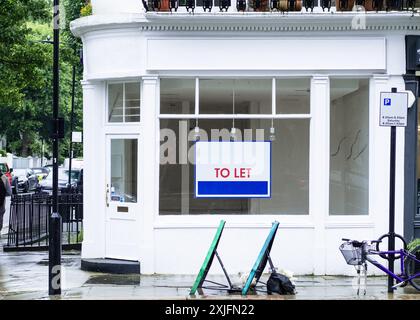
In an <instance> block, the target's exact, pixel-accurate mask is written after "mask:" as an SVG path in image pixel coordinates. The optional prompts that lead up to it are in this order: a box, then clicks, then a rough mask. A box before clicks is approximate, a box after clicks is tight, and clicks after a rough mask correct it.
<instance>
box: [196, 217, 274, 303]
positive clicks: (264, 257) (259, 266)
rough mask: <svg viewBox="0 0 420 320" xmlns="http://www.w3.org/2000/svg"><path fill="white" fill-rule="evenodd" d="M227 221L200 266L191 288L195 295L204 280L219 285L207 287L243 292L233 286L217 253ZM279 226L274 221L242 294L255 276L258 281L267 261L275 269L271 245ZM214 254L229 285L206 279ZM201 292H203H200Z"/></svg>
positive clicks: (220, 226) (223, 222) (218, 231)
mask: <svg viewBox="0 0 420 320" xmlns="http://www.w3.org/2000/svg"><path fill="white" fill-rule="evenodd" d="M225 223H226V222H225V221H223V220H222V221H220V224H219V227H218V228H217V231H216V235H215V236H214V239H213V242H212V243H211V245H210V249H209V251H208V252H207V256H206V258H205V259H204V263H203V265H202V266H201V268H200V272H199V273H198V275H197V278H196V280H195V282H194V284H193V286H192V288H191V292H190V295H193V294H195V293H196V292H197V290H201V288H203V283H204V282H209V283H213V284H215V285H217V287H207V288H208V289H219V290H221V289H227V290H228V291H229V292H241V289H239V288H236V287H233V286H232V282H231V281H230V278H229V276H228V274H227V272H226V270H225V267H224V265H223V263H222V260H221V259H220V257H219V255H218V253H217V246H218V244H219V241H220V238H221V236H222V232H223V229H224V227H225ZM278 226H279V223H278V222H277V221H274V222H273V226H272V227H271V230H270V233H269V234H268V237H267V239H266V240H265V243H264V245H263V247H262V249H261V251H260V253H259V255H258V257H257V261H255V264H254V266H253V268H252V270H251V272H250V274H249V276H248V279H247V281H246V284H245V286H244V288H243V289H242V294H243V295H246V294H247V293H248V291H249V288H250V287H251V284H252V281H253V280H254V278H255V279H256V282H258V280H259V279H260V277H261V275H262V273H263V271H264V269H265V266H266V264H267V261H268V262H269V263H270V268H271V270H272V271H274V270H275V268H274V265H273V262H272V261H271V258H270V251H271V247H272V246H273V242H274V238H275V236H276V232H277V228H278ZM214 256H216V258H217V260H218V261H219V263H220V266H221V267H222V270H223V273H224V274H225V276H226V280H227V281H228V283H229V286H226V285H223V284H220V283H217V282H214V281H210V280H206V277H207V274H208V272H209V269H210V267H211V264H212V262H213V259H214ZM200 293H201V292H200Z"/></svg>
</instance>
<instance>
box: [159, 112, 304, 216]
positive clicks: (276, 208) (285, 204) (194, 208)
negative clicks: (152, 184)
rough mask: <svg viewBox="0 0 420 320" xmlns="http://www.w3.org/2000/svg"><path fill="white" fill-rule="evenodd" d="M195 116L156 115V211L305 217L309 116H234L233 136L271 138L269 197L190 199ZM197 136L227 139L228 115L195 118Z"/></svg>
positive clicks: (205, 138) (259, 138) (191, 195)
mask: <svg viewBox="0 0 420 320" xmlns="http://www.w3.org/2000/svg"><path fill="white" fill-rule="evenodd" d="M195 125H196V121H195V120H182V119H161V120H160V129H161V131H160V132H161V137H160V141H161V148H160V152H161V157H160V181H159V186H160V187H159V213H160V215H188V214H190V215H196V214H233V215H235V214H244V215H247V214H248V215H307V214H308V212H309V209H308V208H309V120H308V119H275V120H273V122H272V121H271V119H255V118H252V119H241V120H239V119H237V120H235V127H236V129H237V131H238V134H237V137H238V140H247V141H249V140H269V136H270V127H271V126H272V125H274V128H275V132H276V137H275V140H274V141H273V142H272V195H271V198H269V199H256V198H250V199H247V198H246V199H233V198H220V199H216V198H208V199H205V198H195V197H194V172H195V171H194V170H195V167H194V162H195V159H194V156H195V152H194V145H195V136H194V133H195V132H194V127H195ZM199 127H200V139H201V140H212V141H229V139H230V129H231V127H232V120H231V119H217V120H214V119H200V120H199Z"/></svg>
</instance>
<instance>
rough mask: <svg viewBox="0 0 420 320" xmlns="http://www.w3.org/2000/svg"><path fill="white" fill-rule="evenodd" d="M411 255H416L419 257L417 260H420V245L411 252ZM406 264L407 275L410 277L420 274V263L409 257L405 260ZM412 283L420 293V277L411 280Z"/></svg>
mask: <svg viewBox="0 0 420 320" xmlns="http://www.w3.org/2000/svg"><path fill="white" fill-rule="evenodd" d="M410 253H412V254H414V255H415V256H416V257H417V259H419V258H420V245H419V246H417V247H415V248H414V249H413V250H411V251H410ZM405 263H406V273H407V276H408V277H410V276H412V275H415V274H416V273H420V263H418V262H416V261H414V260H413V259H410V258H408V257H407V258H406V259H405ZM410 283H411V285H412V286H413V287H414V288H416V289H417V290H418V291H420V277H417V278H414V279H412V280H410Z"/></svg>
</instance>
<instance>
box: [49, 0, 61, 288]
mask: <svg viewBox="0 0 420 320" xmlns="http://www.w3.org/2000/svg"><path fill="white" fill-rule="evenodd" d="M59 15H60V11H59V0H54V17H53V19H54V21H53V28H54V53H53V55H54V58H53V60H54V61H53V120H52V130H53V131H52V135H51V136H52V138H53V196H52V214H51V216H50V219H49V231H48V237H49V245H48V254H49V257H48V258H49V259H48V294H49V295H58V294H61V216H60V214H59V213H58V140H59V138H60V136H61V134H62V131H63V127H62V123H60V119H59V117H58V112H59V88H60V86H59V81H60V75H59V44H60V43H59V41H60V38H59V35H60V28H59V26H60V22H59Z"/></svg>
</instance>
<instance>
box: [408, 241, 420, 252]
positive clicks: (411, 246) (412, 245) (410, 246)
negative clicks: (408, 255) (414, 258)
mask: <svg viewBox="0 0 420 320" xmlns="http://www.w3.org/2000/svg"><path fill="white" fill-rule="evenodd" d="M416 247H420V238H416V239H414V240H413V241H411V242H410V243H409V244H408V245H407V250H408V251H412V250H414V249H415V248H416Z"/></svg>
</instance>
